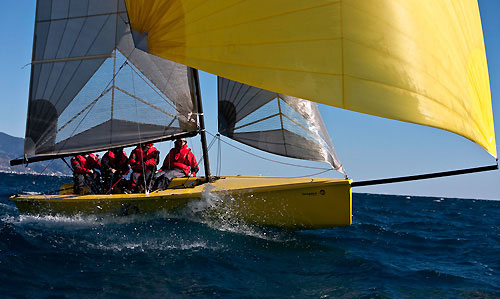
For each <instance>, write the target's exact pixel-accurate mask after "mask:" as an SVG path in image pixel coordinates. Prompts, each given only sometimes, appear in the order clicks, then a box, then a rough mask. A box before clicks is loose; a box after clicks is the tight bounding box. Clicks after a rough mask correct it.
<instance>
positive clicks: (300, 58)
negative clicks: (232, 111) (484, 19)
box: [126, 0, 496, 156]
mask: <svg viewBox="0 0 500 299" xmlns="http://www.w3.org/2000/svg"><path fill="white" fill-rule="evenodd" d="M126 2H127V8H128V10H129V15H130V20H131V26H132V28H134V29H137V30H139V31H140V32H145V33H147V38H146V42H147V48H148V49H149V52H150V53H152V54H154V55H158V56H161V57H164V58H167V59H171V60H173V61H176V62H179V63H183V64H186V65H189V66H191V67H195V68H198V69H201V70H204V71H207V72H209V73H213V74H216V75H218V76H221V77H224V78H228V79H231V80H234V81H237V82H241V83H244V84H247V85H250V86H255V87H258V88H261V89H265V90H271V91H274V92H277V93H281V94H287V95H290V96H294V97H297V98H302V99H307V100H311V101H314V102H318V103H322V104H326V105H330V106H335V107H339V108H344V109H348V110H353V111H357V112H361V113H366V114H371V115H376V116H381V117H385V118H390V119H395V120H402V121H406V122H411V123H416V124H421V125H426V126H431V127H435V128H440V129H444V130H447V131H450V132H454V133H456V134H459V135H462V136H464V137H466V138H468V139H470V140H472V141H474V142H475V143H477V144H479V145H480V146H482V147H483V148H484V149H486V150H487V151H488V152H489V153H490V154H492V155H493V156H496V143H495V134H494V126H493V115H492V107H491V94H490V87H489V78H488V69H487V61H486V55H485V50H484V41H483V35H482V28H481V20H480V15H479V9H478V4H477V1H476V0H464V1H451V0H443V1H437V2H436V1H432V0H424V1H416V0H408V1H398V0H364V1H356V0H315V1H301V0H275V1H267V0H211V1H204V2H199V1H196V0H172V1H169V6H168V8H172V7H176V8H177V9H176V10H168V13H167V11H166V10H163V9H164V8H165V7H166V6H165V5H161V4H160V2H163V1H160V0H126ZM152 7H154V8H155V10H152V9H151V8H152ZM152 20H154V21H152Z"/></svg>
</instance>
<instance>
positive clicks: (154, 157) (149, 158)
mask: <svg viewBox="0 0 500 299" xmlns="http://www.w3.org/2000/svg"><path fill="white" fill-rule="evenodd" d="M143 152H144V151H143V150H142V148H141V147H139V146H138V147H136V148H135V149H134V150H133V151H132V153H130V159H129V164H130V166H131V167H132V170H133V171H135V172H142V171H143V168H144V167H145V168H146V169H147V170H150V171H152V170H154V168H155V166H156V165H158V156H159V154H160V152H159V151H158V150H157V149H156V148H155V147H154V146H150V147H149V148H148V151H147V152H146V154H145V155H144V157H143Z"/></svg>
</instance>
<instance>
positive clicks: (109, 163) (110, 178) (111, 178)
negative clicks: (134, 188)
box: [101, 147, 130, 193]
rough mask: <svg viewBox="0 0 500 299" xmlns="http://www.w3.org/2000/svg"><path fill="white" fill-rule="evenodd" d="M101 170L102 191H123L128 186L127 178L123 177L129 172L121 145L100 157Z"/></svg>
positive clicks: (125, 155)
mask: <svg viewBox="0 0 500 299" xmlns="http://www.w3.org/2000/svg"><path fill="white" fill-rule="evenodd" d="M101 170H102V178H103V181H104V182H103V191H104V192H106V193H123V191H124V190H125V188H127V187H128V186H127V180H125V179H124V178H123V177H124V176H125V175H126V174H127V173H128V172H129V170H130V167H129V165H128V158H127V154H126V153H125V151H124V150H123V148H122V147H121V148H116V149H113V150H109V151H108V152H107V153H106V154H104V156H103V157H102V159H101ZM111 189H113V190H111ZM113 191H114V192H113Z"/></svg>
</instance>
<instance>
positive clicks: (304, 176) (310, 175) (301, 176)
mask: <svg viewBox="0 0 500 299" xmlns="http://www.w3.org/2000/svg"><path fill="white" fill-rule="evenodd" d="M332 170H334V169H333V168H332V169H327V170H325V171H321V172H318V173H313V174H309V175H300V176H292V177H289V178H292V179H294V178H307V177H312V176H315V175H320V174H323V173H325V172H328V171H332Z"/></svg>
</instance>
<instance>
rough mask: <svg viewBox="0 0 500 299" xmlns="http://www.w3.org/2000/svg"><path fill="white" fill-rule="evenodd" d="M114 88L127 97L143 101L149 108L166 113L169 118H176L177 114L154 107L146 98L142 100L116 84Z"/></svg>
mask: <svg viewBox="0 0 500 299" xmlns="http://www.w3.org/2000/svg"><path fill="white" fill-rule="evenodd" d="M115 88H116V89H117V90H119V91H121V92H123V93H124V94H126V95H128V96H129V97H131V98H134V99H136V100H137V101H139V102H141V103H143V104H144V105H147V106H149V107H151V108H153V109H155V110H157V111H159V112H161V113H163V114H166V115H168V116H170V117H171V118H174V119H177V116H174V115H172V114H170V113H169V112H168V111H165V110H163V109H161V108H159V107H156V106H155V105H153V104H151V103H150V102H148V101H146V100H143V99H141V98H139V97H137V96H135V95H133V94H131V93H130V92H128V91H126V90H124V89H121V88H120V87H118V86H115ZM134 94H135V91H134Z"/></svg>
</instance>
